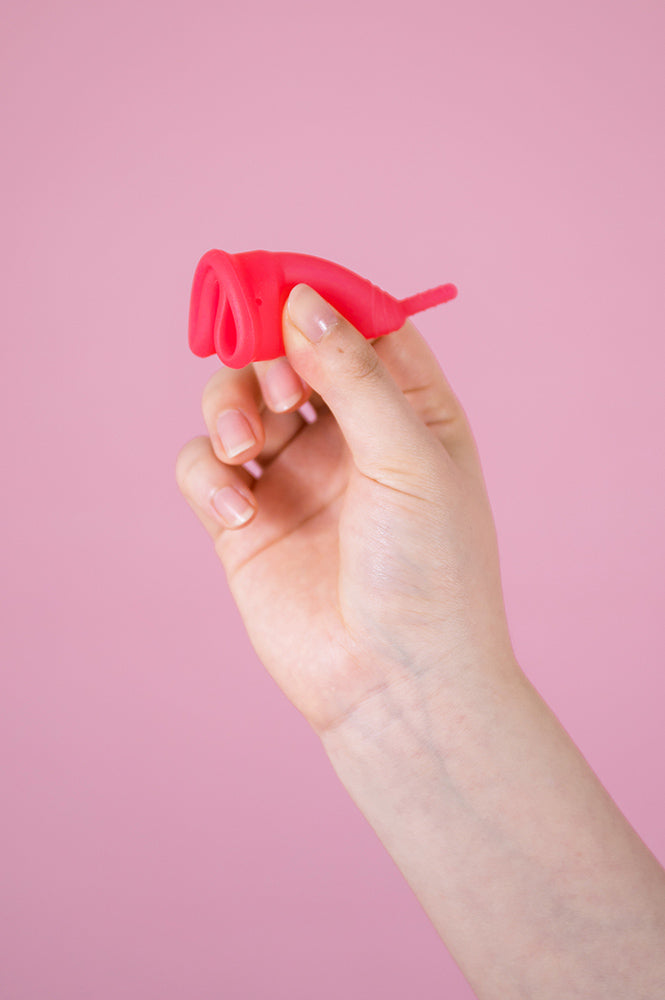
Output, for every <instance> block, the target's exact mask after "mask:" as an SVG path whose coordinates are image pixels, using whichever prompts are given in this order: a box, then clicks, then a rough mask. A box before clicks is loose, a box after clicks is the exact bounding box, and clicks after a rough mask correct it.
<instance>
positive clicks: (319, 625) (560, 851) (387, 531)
mask: <svg viewBox="0 0 665 1000" xmlns="http://www.w3.org/2000/svg"><path fill="white" fill-rule="evenodd" d="M283 329H284V343H285V348H286V352H287V357H286V358H284V359H277V360H275V361H271V362H261V363H256V364H254V365H250V366H248V368H245V369H243V370H241V371H233V370H230V369H222V370H220V371H218V372H217V373H216V374H215V375H214V376H213V378H212V379H211V380H210V382H209V383H208V385H207V386H206V388H205V391H204V394H203V413H204V418H205V421H206V426H207V429H208V435H207V436H205V437H200V438H195V439H194V440H193V441H190V442H189V443H188V444H187V445H186V446H185V447H184V448H183V450H182V451H181V453H180V455H179V456H178V461H177V468H176V476H177V480H178V484H179V486H180V489H181V491H182V493H183V495H184V496H185V498H186V499H187V501H188V502H189V504H190V505H191V506H192V508H193V509H194V511H195V512H196V514H197V516H198V517H199V518H200V520H201V521H202V523H203V524H204V526H205V527H206V529H207V531H208V532H209V534H210V536H211V537H212V539H213V541H214V545H215V549H216V551H217V553H218V555H219V558H220V560H221V563H222V566H223V568H224V570H225V572H226V575H227V579H228V583H229V586H230V589H231V592H232V594H233V596H234V599H235V601H236V603H237V605H238V608H239V610H240V613H241V615H242V618H243V621H244V623H245V626H246V628H247V631H248V634H249V636H250V638H251V640H252V643H253V645H254V647H255V649H256V651H257V653H258V655H259V657H260V658H261V660H262V662H263V663H264V664H265V666H266V668H267V670H268V671H269V672H270V674H271V675H272V677H273V678H274V679H275V681H276V682H277V683H278V684H279V685H280V686H281V688H282V690H283V691H284V693H285V694H286V695H287V697H288V698H289V699H290V700H291V701H292V702H293V704H294V705H295V706H296V707H297V708H298V709H299V710H300V712H301V713H302V714H303V715H304V716H305V718H306V719H307V720H308V722H309V723H310V725H311V726H312V727H313V729H314V730H315V732H316V733H317V734H318V735H319V737H320V738H321V740H322V743H323V746H324V748H325V749H326V752H327V753H328V756H329V758H330V760H331V763H332V765H333V767H334V768H335V770H336V772H337V774H338V775H339V777H340V779H341V780H342V782H343V783H344V785H345V787H346V788H347V790H348V792H349V794H350V795H351V796H352V798H353V799H354V801H355V802H356V804H357V805H358V807H359V808H360V809H361V811H362V812H363V813H364V815H365V816H366V818H367V819H368V821H369V822H370V823H371V825H372V826H373V828H374V829H375V831H376V832H377V834H378V836H379V837H380V839H381V841H382V842H383V844H384V845H385V847H386V849H387V850H388V851H389V852H390V854H391V855H392V857H393V858H394V860H395V862H396V864H397V865H398V867H399V868H400V870H401V871H402V873H403V874H404V876H405V878H406V879H407V881H408V882H409V884H410V885H411V887H412V889H413V890H414V892H415V893H416V895H417V896H418V898H419V899H420V901H421V903H422V905H423V907H424V909H425V911H426V912H427V913H428V915H429V917H430V919H431V920H432V922H433V924H434V926H435V927H436V929H437V931H438V932H439V934H440V935H441V937H442V939H443V940H444V941H445V943H446V945H447V946H448V948H449V949H450V951H451V952H452V954H453V956H454V957H455V959H456V960H457V962H458V964H459V965H460V967H461V969H462V971H463V972H464V973H465V975H466V976H467V978H468V980H469V982H470V983H471V984H472V986H473V988H474V990H475V991H476V993H477V995H478V997H479V998H481V1000H494V998H497V1000H499V998H501V1000H511V998H513V997H514V998H518V997H529V998H550V997H552V998H554V997H556V998H557V1000H559V998H560V997H561V996H566V997H567V998H577V997H579V998H582V997H584V998H585V1000H593V998H596V997H598V998H601V997H602V998H603V1000H612V998H615V997H616V998H617V1000H618V998H621V1000H626V998H628V997H630V998H631V1000H633V998H645V1000H646V998H649V1000H655V998H663V997H665V946H664V942H665V872H663V869H662V868H661V866H660V865H659V864H658V862H657V860H656V859H655V858H654V857H653V855H652V854H651V853H650V852H649V850H648V849H647V848H646V846H645V845H644V844H643V843H642V841H641V840H640V838H639V837H638V836H637V834H636V833H635V832H634V830H633V829H632V828H631V827H630V825H629V824H628V822H627V821H626V819H625V818H624V817H623V816H622V814H621V813H620V811H619V810H618V809H617V807H616V805H615V804H614V803H613V802H612V800H611V799H610V798H609V796H608V795H607V793H606V792H605V790H604V789H603V787H602V785H601V784H600V782H599V781H598V779H597V778H596V777H595V775H594V774H593V772H592V771H591V769H590V768H589V766H588V765H587V763H586V762H585V761H584V759H583V757H582V756H581V755H580V754H579V752H578V750H577V749H576V747H575V746H574V744H573V743H572V741H571V740H570V738H569V737H568V736H567V734H566V733H565V731H564V730H563V729H562V727H561V726H560V724H559V723H558V721H557V720H556V719H555V718H554V716H553V714H552V713H551V712H550V710H549V709H548V708H547V706H546V705H545V704H544V703H543V702H542V700H541V698H540V697H539V695H538V694H537V692H536V691H535V689H534V688H533V686H532V685H531V684H530V683H529V681H528V680H527V678H526V676H525V675H524V673H523V671H522V670H521V668H520V666H519V664H518V663H517V661H516V658H515V655H514V652H513V649H512V646H511V642H510V637H509V630H508V625H507V622H506V615H505V610H504V602H503V595H502V590H501V577H500V570H499V557H498V549H497V543H496V534H495V529H494V522H493V518H492V513H491V508H490V504H489V501H488V498H487V493H486V490H485V485H484V481H483V475H482V470H481V466H480V461H479V457H478V453H477V449H476V447H475V443H474V440H473V435H472V432H471V429H470V427H469V425H468V421H467V419H466V416H465V414H464V412H463V409H462V407H461V405H460V403H459V401H458V400H457V399H456V397H455V395H454V393H453V391H452V389H451V388H450V386H449V385H448V383H447V381H446V379H445V377H444V375H443V373H442V371H441V369H440V366H439V364H438V362H437V360H436V358H435V357H434V355H433V354H432V352H431V351H430V350H429V348H428V346H427V344H426V342H425V341H424V339H423V338H422V336H421V335H420V334H419V333H418V331H417V329H416V328H415V326H414V325H413V324H412V323H411V322H407V323H406V325H405V326H404V327H403V328H402V329H401V330H399V331H397V332H396V333H393V334H390V335H388V336H386V337H382V338H380V339H378V340H376V341H374V342H373V343H372V342H368V341H367V340H365V338H364V337H363V336H362V335H361V334H360V333H358V331H357V330H354V329H353V328H352V327H351V326H350V325H349V324H348V323H347V322H346V321H345V320H344V319H343V318H342V317H340V316H339V315H337V314H335V313H334V311H333V310H331V308H330V306H328V304H327V303H324V302H323V300H321V299H320V298H319V297H318V296H317V295H316V293H314V292H313V291H312V290H311V289H309V288H307V287H306V286H303V285H300V286H297V287H296V288H295V289H294V290H293V291H292V293H291V295H290V297H289V301H288V302H287V304H286V306H285V309H284V315H283ZM308 331H309V336H314V337H317V336H318V338H319V339H318V340H315V341H313V340H310V339H308V336H307V335H306V334H307V333H308ZM308 400H309V402H310V403H311V404H312V405H313V406H314V409H315V411H316V413H317V419H316V421H315V422H313V423H308V422H306V421H305V420H304V419H303V417H302V415H301V414H300V413H299V412H298V410H299V408H300V407H301V406H302V405H303V404H304V403H305V402H306V401H308ZM233 411H240V413H241V414H242V416H240V417H238V416H237V414H236V413H235V412H233ZM229 412H231V416H230V417H229V416H228V414H229ZM220 415H225V416H223V417H222V424H221V425H220V424H219V423H218V421H219V419H220ZM220 426H221V427H222V432H223V433H224V435H225V437H226V438H227V440H228V441H229V442H230V443H229V447H230V448H231V453H230V452H229V451H227V450H226V448H225V447H224V444H223V443H222V439H221V437H220V433H219V428H220ZM224 428H225V430H224ZM232 445H235V447H232ZM243 445H245V447H241V446H243ZM239 447H241V450H237V449H238V448H239ZM251 459H256V460H258V462H259V463H260V465H261V467H262V468H263V470H264V471H263V475H262V476H261V478H259V479H258V480H256V481H255V479H254V477H253V476H252V475H250V473H249V472H248V471H247V470H246V469H245V468H243V464H244V463H247V462H248V461H249V460H251ZM229 487H233V488H234V489H235V490H237V491H238V492H239V494H240V495H237V494H234V493H233V492H229ZM220 491H221V492H220ZM229 498H231V504H230V505H229V502H228V501H229ZM243 501H244V504H245V508H244V509H241V508H242V507H243ZM220 512H221V513H220Z"/></svg>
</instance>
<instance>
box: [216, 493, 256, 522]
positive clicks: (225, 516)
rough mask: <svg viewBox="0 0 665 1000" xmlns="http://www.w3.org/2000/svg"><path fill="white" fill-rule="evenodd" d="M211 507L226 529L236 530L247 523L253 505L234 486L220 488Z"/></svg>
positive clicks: (252, 511)
mask: <svg viewBox="0 0 665 1000" xmlns="http://www.w3.org/2000/svg"><path fill="white" fill-rule="evenodd" d="M212 505H213V507H214V508H215V510H216V511H217V513H218V514H219V516H220V517H221V519H222V521H223V522H224V524H225V525H226V526H227V528H238V527H239V526H240V525H241V524H244V523H245V521H249V519H250V517H251V516H252V514H253V513H254V509H255V508H254V505H253V504H252V503H250V501H249V500H248V499H247V497H245V496H243V495H242V493H240V491H239V490H237V489H236V488H235V486H222V488H221V490H217V492H216V493H215V495H214V496H213V498H212Z"/></svg>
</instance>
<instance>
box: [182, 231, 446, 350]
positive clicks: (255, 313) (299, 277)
mask: <svg viewBox="0 0 665 1000" xmlns="http://www.w3.org/2000/svg"><path fill="white" fill-rule="evenodd" d="M301 282H303V283H304V284H306V285H310V286H311V287H312V288H314V289H316V291H317V292H318V293H319V295H322V296H323V298H324V299H326V300H327V301H328V302H330V304H331V305H332V306H333V307H334V308H335V309H337V311H338V312H340V313H341V314H342V315H343V316H345V317H346V319H348V320H349V322H350V323H352V324H353V326H355V327H356V329H357V330H359V331H360V332H361V333H362V334H363V335H364V336H365V337H367V338H368V339H370V338H373V337H381V336H383V335H384V334H386V333H391V332H392V331H393V330H399V329H400V328H401V327H402V326H403V325H404V323H405V321H406V318H407V316H412V315H413V314H414V313H417V312H421V311H422V310H423V309H429V308H430V307H431V306H436V305H439V304H440V303H442V302H448V301H449V300H450V299H454V298H455V296H456V295H457V289H456V288H455V286H454V285H439V286H438V287H437V288H432V289H430V290H429V291H427V292H421V293H420V294H418V295H413V296H411V297H410V298H408V299H401V300H399V299H394V298H393V297H392V296H391V295H388V293H387V292H384V291H382V290H381V289H380V288H378V287H377V286H376V285H373V284H372V283H371V282H369V281H367V280H366V279H365V278H361V277H360V276H359V275H357V274H354V272H353V271H349V270H348V269H347V268H345V267H342V266H341V265H340V264H333V263H332V262H331V261H329V260H324V259H323V258H322V257H311V256H308V255H307V254H301V253H273V252H270V251H267V250H251V251H249V252H247V253H235V254H230V253H226V252H225V251H224V250H208V252H207V253H205V254H204V255H203V257H201V260H200V261H199V263H198V265H197V268H196V271H195V273H194V282H193V285H192V294H191V300H190V305H189V346H190V347H191V349H192V351H193V352H194V354H197V355H198V356H199V357H200V358H207V357H208V356H209V355H211V354H215V353H217V355H218V357H219V359H220V360H221V361H222V362H223V363H224V364H225V365H227V366H228V367H230V368H244V366H245V365H248V364H249V363H250V362H251V361H266V360H268V359H269V358H277V357H279V355H281V354H284V342H283V339H282V311H283V309H284V304H285V302H286V300H287V298H288V297H289V292H290V291H291V289H292V288H293V287H294V285H298V284H300V283H301Z"/></svg>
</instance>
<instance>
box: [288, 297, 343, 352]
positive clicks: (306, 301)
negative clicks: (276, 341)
mask: <svg viewBox="0 0 665 1000" xmlns="http://www.w3.org/2000/svg"><path fill="white" fill-rule="evenodd" d="M286 308H287V310H288V313H289V316H290V317H291V320H292V322H293V323H294V324H295V326H297V327H298V329H299V330H300V331H301V333H303V334H304V335H305V336H306V337H307V339H308V340H311V342H312V343H313V344H318V342H319V341H320V340H322V339H323V338H324V337H325V335H326V334H327V333H330V331H331V330H332V328H333V327H334V326H336V324H337V323H339V318H340V317H339V313H337V312H335V310H334V309H333V307H332V306H331V305H329V303H328V302H326V300H325V299H322V298H321V296H320V295H319V293H318V292H315V291H314V289H313V288H310V287H309V285H296V286H295V287H294V288H292V289H291V294H290V295H289V297H288V300H287V303H286Z"/></svg>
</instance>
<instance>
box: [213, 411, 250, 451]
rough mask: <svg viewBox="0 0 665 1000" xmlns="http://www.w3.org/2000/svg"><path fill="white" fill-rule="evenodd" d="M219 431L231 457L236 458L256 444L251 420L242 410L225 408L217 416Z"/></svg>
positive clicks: (224, 446) (223, 444)
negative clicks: (250, 423)
mask: <svg viewBox="0 0 665 1000" xmlns="http://www.w3.org/2000/svg"><path fill="white" fill-rule="evenodd" d="M217 433H218V434H219V439H220V441H221V442H222V446H223V448H224V451H225V452H226V454H227V455H228V457H229V458H235V456H236V455H240V454H241V453H242V452H243V451H247V449H248V448H251V447H252V445H253V444H256V438H255V437H254V432H253V431H252V428H251V427H250V425H249V421H248V419H247V417H246V416H245V415H244V413H241V412H240V410H225V411H224V413H220V415H219V417H218V418H217Z"/></svg>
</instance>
